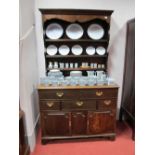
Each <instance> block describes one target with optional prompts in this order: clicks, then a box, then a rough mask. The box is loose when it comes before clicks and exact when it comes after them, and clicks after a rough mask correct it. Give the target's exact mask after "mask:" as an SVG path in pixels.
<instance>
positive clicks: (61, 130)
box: [42, 112, 70, 136]
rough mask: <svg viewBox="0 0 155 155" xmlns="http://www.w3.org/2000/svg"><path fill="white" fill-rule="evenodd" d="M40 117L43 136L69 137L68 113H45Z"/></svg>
mask: <svg viewBox="0 0 155 155" xmlns="http://www.w3.org/2000/svg"><path fill="white" fill-rule="evenodd" d="M42 115H43V116H42V134H43V136H68V135H70V113H67V112H46V113H43V114H42Z"/></svg>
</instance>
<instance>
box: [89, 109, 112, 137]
mask: <svg viewBox="0 0 155 155" xmlns="http://www.w3.org/2000/svg"><path fill="white" fill-rule="evenodd" d="M88 121H89V129H88V132H89V134H101V133H113V132H115V114H114V112H112V111H110V110H107V111H94V112H89V115H88Z"/></svg>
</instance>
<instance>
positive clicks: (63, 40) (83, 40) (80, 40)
mask: <svg viewBox="0 0 155 155" xmlns="http://www.w3.org/2000/svg"><path fill="white" fill-rule="evenodd" d="M45 42H52V43H55V42H93V43H94V42H95V43H96V42H109V39H101V40H92V39H77V40H72V39H56V40H52V39H45Z"/></svg>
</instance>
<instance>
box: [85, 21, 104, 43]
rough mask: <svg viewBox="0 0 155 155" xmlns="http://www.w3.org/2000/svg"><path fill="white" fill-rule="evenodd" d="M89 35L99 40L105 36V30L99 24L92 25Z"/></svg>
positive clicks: (89, 28)
mask: <svg viewBox="0 0 155 155" xmlns="http://www.w3.org/2000/svg"><path fill="white" fill-rule="evenodd" d="M87 34H88V36H89V37H90V38H91V39H94V40H99V39H101V38H102V37H103V36H104V29H103V28H102V26H100V25H99V24H91V25H90V26H89V27H88V29H87Z"/></svg>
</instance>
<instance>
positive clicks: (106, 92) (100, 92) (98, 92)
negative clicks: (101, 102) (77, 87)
mask: <svg viewBox="0 0 155 155" xmlns="http://www.w3.org/2000/svg"><path fill="white" fill-rule="evenodd" d="M117 92H118V90H117V89H111V88H110V89H92V90H81V92H80V95H81V96H80V98H89V99H90V98H91V99H92V98H96V99H101V98H117Z"/></svg>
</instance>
